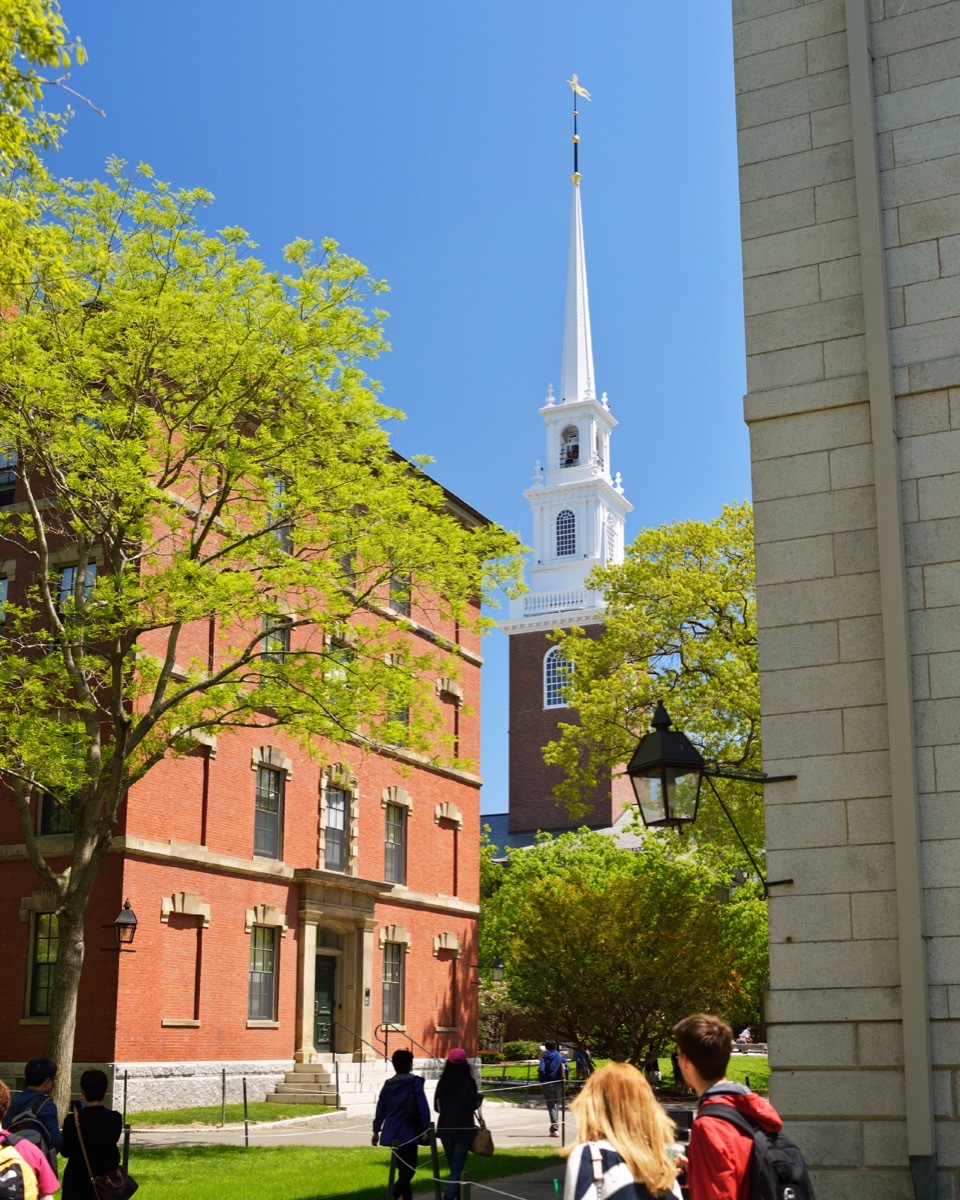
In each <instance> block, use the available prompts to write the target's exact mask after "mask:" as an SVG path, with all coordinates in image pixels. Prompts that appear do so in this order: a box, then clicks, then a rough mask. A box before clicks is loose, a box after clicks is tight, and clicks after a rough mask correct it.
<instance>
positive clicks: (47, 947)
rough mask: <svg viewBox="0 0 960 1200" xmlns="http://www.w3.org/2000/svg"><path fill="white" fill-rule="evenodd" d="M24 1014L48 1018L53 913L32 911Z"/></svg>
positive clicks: (55, 941)
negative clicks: (27, 998) (26, 999)
mask: <svg viewBox="0 0 960 1200" xmlns="http://www.w3.org/2000/svg"><path fill="white" fill-rule="evenodd" d="M32 932H33V937H32V940H31V948H30V952H31V959H30V997H29V1008H28V1013H27V1015H28V1016H31V1017H49V1015H50V994H51V992H52V990H53V969H54V967H55V966H56V963H57V950H58V948H59V945H60V933H59V926H58V922H57V916H56V913H34V914H33V931H32Z"/></svg>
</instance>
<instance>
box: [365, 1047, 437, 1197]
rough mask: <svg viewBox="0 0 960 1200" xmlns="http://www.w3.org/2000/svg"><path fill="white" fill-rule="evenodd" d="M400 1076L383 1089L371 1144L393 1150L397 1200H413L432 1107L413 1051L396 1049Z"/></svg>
mask: <svg viewBox="0 0 960 1200" xmlns="http://www.w3.org/2000/svg"><path fill="white" fill-rule="evenodd" d="M390 1061H391V1062H392V1063H393V1069H394V1071H396V1075H394V1076H392V1077H391V1078H390V1079H388V1080H387V1082H386V1083H385V1084H384V1085H383V1087H382V1088H381V1089H380V1095H379V1097H378V1098H377V1111H376V1113H375V1114H374V1118H373V1137H372V1139H371V1145H373V1146H378V1145H380V1143H381V1142H382V1143H383V1145H385V1146H392V1147H393V1156H394V1159H395V1161H396V1164H397V1181H396V1183H395V1184H394V1185H393V1196H394V1200H413V1189H412V1187H411V1186H410V1181H411V1180H412V1179H413V1177H414V1175H415V1174H416V1170H417V1146H418V1144H419V1143H421V1142H424V1143H425V1142H426V1137H427V1129H428V1128H429V1125H430V1106H429V1105H428V1104H427V1097H426V1095H425V1094H424V1090H423V1080H422V1079H421V1078H420V1076H419V1075H412V1074H411V1071H412V1070H413V1055H412V1054H411V1053H410V1051H409V1050H394V1052H393V1054H392V1055H391V1056H390Z"/></svg>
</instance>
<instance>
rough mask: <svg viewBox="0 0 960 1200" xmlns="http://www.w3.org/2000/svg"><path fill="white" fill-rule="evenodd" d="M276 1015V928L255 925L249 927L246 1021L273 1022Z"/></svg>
mask: <svg viewBox="0 0 960 1200" xmlns="http://www.w3.org/2000/svg"><path fill="white" fill-rule="evenodd" d="M276 1017H277V929H276V926H274V925H254V926H253V927H252V928H251V930H250V974H249V982H248V988H247V1020H249V1021H275V1020H276Z"/></svg>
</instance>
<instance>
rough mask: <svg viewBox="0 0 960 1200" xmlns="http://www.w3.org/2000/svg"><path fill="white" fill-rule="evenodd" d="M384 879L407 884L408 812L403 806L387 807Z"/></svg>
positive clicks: (393, 805)
mask: <svg viewBox="0 0 960 1200" xmlns="http://www.w3.org/2000/svg"><path fill="white" fill-rule="evenodd" d="M384 842H385V845H384V850H385V853H384V863H383V877H384V879H385V880H386V881H387V882H388V883H406V882H407V810H406V809H405V808H404V807H403V805H401V804H388V805H387V806H386V829H385V839H384Z"/></svg>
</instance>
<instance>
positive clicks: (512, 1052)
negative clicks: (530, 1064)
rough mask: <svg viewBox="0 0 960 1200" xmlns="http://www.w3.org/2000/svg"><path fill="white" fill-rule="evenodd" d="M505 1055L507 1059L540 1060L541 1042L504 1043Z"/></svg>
mask: <svg viewBox="0 0 960 1200" xmlns="http://www.w3.org/2000/svg"><path fill="white" fill-rule="evenodd" d="M503 1053H504V1056H505V1057H506V1058H507V1059H511V1058H539V1057H540V1043H539V1042H504V1043H503Z"/></svg>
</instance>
